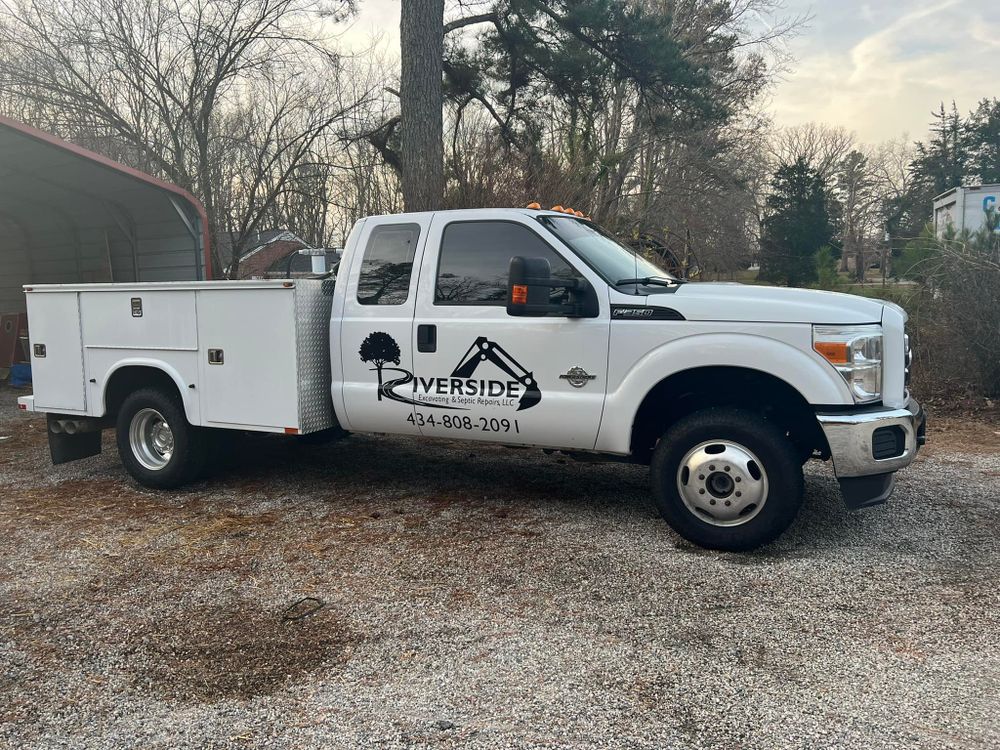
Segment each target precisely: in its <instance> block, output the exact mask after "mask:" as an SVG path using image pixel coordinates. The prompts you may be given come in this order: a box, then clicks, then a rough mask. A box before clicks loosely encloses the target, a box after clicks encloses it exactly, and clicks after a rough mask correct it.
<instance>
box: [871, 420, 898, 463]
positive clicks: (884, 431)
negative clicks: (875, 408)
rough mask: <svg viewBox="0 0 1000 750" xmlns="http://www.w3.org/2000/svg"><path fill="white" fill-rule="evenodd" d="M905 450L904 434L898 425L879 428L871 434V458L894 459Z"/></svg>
mask: <svg viewBox="0 0 1000 750" xmlns="http://www.w3.org/2000/svg"><path fill="white" fill-rule="evenodd" d="M905 450H906V433H905V432H903V428H902V427H900V426H898V425H893V426H892V427H879V428H878V429H877V430H875V432H873V433H872V458H874V459H876V460H879V459H883V458H896V457H897V456H902V455H903V451H905Z"/></svg>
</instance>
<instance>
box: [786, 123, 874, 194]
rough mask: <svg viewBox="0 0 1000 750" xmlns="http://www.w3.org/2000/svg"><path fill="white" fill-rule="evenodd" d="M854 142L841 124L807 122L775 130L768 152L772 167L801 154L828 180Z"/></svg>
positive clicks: (790, 160) (791, 160)
mask: <svg viewBox="0 0 1000 750" xmlns="http://www.w3.org/2000/svg"><path fill="white" fill-rule="evenodd" d="M855 146H856V141H855V138H854V134H853V133H851V132H849V131H847V130H845V129H844V128H841V127H832V126H830V125H823V124H821V123H816V122H809V123H806V124H804V125H795V126H793V127H788V128H781V129H779V130H777V131H775V133H774V136H773V139H772V141H771V145H770V152H771V158H772V162H773V168H774V169H777V168H778V167H780V166H783V165H785V164H794V163H795V160H796V159H798V158H799V157H800V156H801V157H803V158H804V159H805V160H806V162H807V163H808V164H809V166H810V167H812V168H813V169H815V170H816V171H817V172H819V175H820V177H822V178H823V179H824V180H826V181H828V182H829V181H831V180H832V179H833V178H834V175H835V174H836V172H837V170H838V169H839V168H840V165H841V162H843V160H844V157H846V156H847V155H848V154H849V153H850V152H851V150H852V149H853V148H855Z"/></svg>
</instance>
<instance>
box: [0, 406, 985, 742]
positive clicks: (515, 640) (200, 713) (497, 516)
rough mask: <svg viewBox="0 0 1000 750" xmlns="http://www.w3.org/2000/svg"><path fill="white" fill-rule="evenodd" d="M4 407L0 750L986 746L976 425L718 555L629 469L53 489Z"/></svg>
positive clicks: (486, 450)
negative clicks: (688, 533) (758, 539)
mask: <svg viewBox="0 0 1000 750" xmlns="http://www.w3.org/2000/svg"><path fill="white" fill-rule="evenodd" d="M14 395H15V394H14V393H13V392H12V391H9V390H0V437H4V438H7V439H4V440H0V746H3V747H45V748H48V747H87V748H101V747H128V748H132V747H143V748H152V747H162V748H187V747H191V748H210V747H211V748H214V747H220V748H221V747H233V748H249V747H255V748H256V747H260V748H263V747H268V748H271V747H273V748H300V747H302V748H340V747H345V748H346V747H380V748H381V747H410V746H418V747H441V748H452V747H490V748H494V747H495V748H507V747H545V748H589V747H601V748H608V747H616V748H617V747H622V748H664V747H671V748H688V747H720V748H776V747H780V748H866V749H867V748H913V747H928V748H930V747H933V748H937V747H953V748H995V747H997V746H1000V721H998V716H1000V654H998V641H1000V585H998V576H1000V573H998V571H1000V542H998V539H997V531H998V528H1000V489H998V478H1000V448H998V447H997V445H996V444H997V439H996V438H995V437H994V436H990V435H988V433H989V431H990V429H991V428H990V427H989V426H988V425H979V426H978V427H976V428H975V429H974V430H973V434H975V430H980V431H985V432H984V434H986V435H987V436H988V437H989V440H990V441H991V445H977V441H976V440H975V439H972V440H971V441H970V440H966V441H964V442H959V443H955V442H949V441H948V439H947V436H944V435H941V436H939V437H940V438H941V439H940V441H939V443H938V444H937V445H933V444H932V446H930V447H929V450H927V451H926V452H925V453H924V454H923V455H922V456H921V458H920V460H919V461H918V463H917V464H916V465H915V466H914V467H912V468H911V470H909V471H908V472H904V473H903V474H902V475H901V478H900V482H899V487H898V490H897V494H896V496H895V498H894V499H893V500H892V501H891V502H890V504H889V505H887V506H882V507H880V508H874V509H870V510H868V511H864V512H860V513H850V512H848V511H847V510H845V509H844V507H843V505H842V503H841V501H840V499H839V496H838V494H837V487H836V483H835V481H834V479H833V476H832V474H831V473H830V472H829V469H828V468H827V467H825V466H823V465H816V466H815V467H811V466H810V467H809V469H808V473H807V497H806V502H805V507H804V509H803V512H802V514H801V515H800V517H799V520H798V521H797V522H796V524H795V525H794V526H793V527H792V529H791V530H790V531H789V532H788V533H787V534H786V535H785V536H784V537H783V538H782V539H781V540H779V542H777V543H776V544H774V545H772V546H771V547H769V548H768V549H766V550H764V551H761V552H758V553H755V554H720V553H708V552H705V551H702V550H700V549H698V548H695V547H692V546H691V545H689V544H687V543H686V542H684V541H683V540H681V539H680V538H679V537H677V536H676V535H675V534H673V533H672V532H671V531H670V530H669V528H667V527H666V525H665V524H663V523H662V522H660V521H659V520H658V519H657V517H656V513H655V510H654V508H653V505H652V502H651V500H650V497H649V494H648V491H647V474H646V471H645V470H644V469H642V468H637V467H631V466H624V465H615V464H601V465H591V464H577V463H574V462H572V461H570V460H566V459H563V458H559V457H556V456H545V455H543V454H541V453H538V452H534V451H523V450H511V449H503V448H498V447H482V448H478V449H470V447H469V446H468V445H465V444H451V443H418V442H414V441H412V440H409V439H399V438H374V437H366V436H356V437H351V438H348V439H347V440H344V441H342V442H340V443H336V444H331V445H327V446H322V447H303V446H299V445H296V444H295V443H294V442H292V440H291V439H277V438H275V439H253V440H249V441H245V442H243V443H240V444H239V445H238V446H237V447H236V449H235V450H234V451H233V452H232V455H230V456H229V457H228V458H227V459H226V460H225V461H224V464H223V466H222V468H221V469H220V470H219V472H218V474H217V476H215V477H214V478H213V479H212V480H211V481H207V482H203V483H201V484H198V485H195V486H192V487H191V488H190V489H189V490H188V491H185V492H178V493H170V494H158V493H153V492H148V491H145V490H142V489H139V488H138V487H137V486H136V485H135V484H134V483H133V482H132V481H131V480H130V479H129V478H128V477H127V476H126V475H125V474H124V472H123V470H122V469H121V468H120V466H119V464H118V460H117V457H116V455H115V453H114V451H113V448H112V445H111V443H110V442H107V441H106V443H105V452H104V454H103V455H102V456H100V457H98V458H94V459H89V460H86V461H83V462H78V463H75V464H69V465H66V466H63V467H57V468H53V467H52V466H51V465H50V464H49V462H48V456H47V449H46V447H45V434H44V423H43V420H41V419H39V418H38V416H37V415H23V414H18V413H17V412H16V411H15V410H14V409H13V406H12V403H13V398H14ZM997 429H1000V428H997ZM109 437H110V436H109ZM931 437H932V440H933V439H934V437H935V435H934V434H933V433H932V436H931ZM970 451H971V452H970ZM303 597H315V598H316V599H318V600H320V602H321V603H322V607H321V608H320V609H318V610H317V611H315V612H313V613H312V614H308V612H309V611H310V610H309V607H310V606H312V607H315V606H317V605H316V603H315V602H312V601H307V602H303V603H301V604H299V605H298V606H296V607H294V608H293V609H291V610H286V608H288V607H289V606H290V605H293V604H294V603H295V602H296V601H298V600H300V599H302V598H303ZM301 615H305V616H301ZM296 617H297V618H298V619H291V618H296Z"/></svg>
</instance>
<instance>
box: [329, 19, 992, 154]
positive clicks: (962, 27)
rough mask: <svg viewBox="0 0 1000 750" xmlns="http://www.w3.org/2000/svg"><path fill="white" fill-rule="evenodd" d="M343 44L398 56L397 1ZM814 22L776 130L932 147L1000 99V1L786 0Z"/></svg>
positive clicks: (783, 94)
mask: <svg viewBox="0 0 1000 750" xmlns="http://www.w3.org/2000/svg"><path fill="white" fill-rule="evenodd" d="M358 5H359V9H360V12H359V14H358V16H357V17H356V18H355V19H354V21H353V22H352V24H351V25H350V27H349V28H348V29H347V30H346V31H345V32H344V34H343V37H342V42H343V43H344V44H346V45H347V46H348V47H350V48H353V49H355V50H361V49H363V48H366V47H367V46H369V45H370V44H371V40H372V38H373V37H377V38H379V39H380V42H381V44H383V45H385V46H386V48H387V49H388V50H389V51H391V52H392V53H393V54H398V45H399V2H398V0H360V1H359V3H358ZM784 5H785V9H784V11H783V12H782V13H783V15H786V16H806V15H808V16H810V17H811V18H810V19H809V20H808V22H807V24H806V25H805V26H804V27H802V28H801V29H800V30H799V34H798V36H797V37H796V38H795V39H792V40H791V41H790V42H789V44H788V47H789V51H790V52H791V54H792V56H793V60H792V61H791V63H790V66H789V71H788V72H787V73H785V74H784V75H783V77H782V80H780V81H779V82H778V83H777V84H776V86H775V87H774V90H773V91H772V92H771V93H770V95H769V99H768V102H767V107H766V109H767V110H768V111H769V112H770V114H771V116H772V117H773V119H774V122H775V123H776V124H777V125H797V124H801V123H805V122H822V123H825V124H829V125H837V126H841V127H844V128H846V129H847V130H849V131H852V132H854V133H855V134H856V135H857V137H858V139H859V140H861V141H864V142H870V143H875V142H879V141H883V140H887V139H892V138H900V137H903V136H906V137H907V138H908V139H909V140H915V139H923V138H924V137H925V135H926V133H927V126H928V124H929V123H930V120H931V117H930V113H931V111H932V110H936V109H937V107H938V106H939V104H940V103H941V102H942V101H943V102H945V104H946V105H950V103H951V101H952V100H954V101H955V103H956V104H957V105H958V108H959V111H960V112H962V113H963V114H965V113H967V112H968V111H969V110H970V109H973V108H974V107H975V106H976V104H977V103H978V102H979V100H980V99H982V98H984V97H1000V2H997V1H996V0H868V1H867V2H863V1H862V0H828V1H827V2H825V3H819V2H815V1H814V0H784Z"/></svg>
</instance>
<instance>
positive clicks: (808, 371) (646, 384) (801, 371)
mask: <svg viewBox="0 0 1000 750" xmlns="http://www.w3.org/2000/svg"><path fill="white" fill-rule="evenodd" d="M701 367H740V368H743V369H747V370H757V371H759V372H762V373H765V374H767V375H770V376H772V377H775V378H777V379H779V380H781V381H783V382H785V383H786V384H787V385H788V386H789V387H791V388H793V389H795V391H796V392H798V393H799V394H800V395H801V396H802V397H803V398H804V399H805V401H806V403H808V404H812V405H826V406H829V405H834V404H844V405H853V404H854V399H853V398H852V397H851V393H850V391H849V390H848V388H847V383H845V382H844V380H843V378H841V377H840V375H839V374H838V373H837V371H836V370H834V369H833V368H832V367H831V366H830V365H829V364H827V363H826V362H825V361H824V360H823V359H822V358H821V357H820V356H819V355H818V354H816V355H811V354H810V353H807V352H805V351H803V350H802V349H801V348H799V347H796V346H793V345H792V344H789V343H786V342H785V341H781V340H778V339H774V338H770V337H767V336H761V335H760V334H745V333H704V334H692V335H690V336H684V337H681V338H677V339H673V340H671V341H668V342H667V343H665V344H662V345H661V346H658V347H656V348H655V349H652V350H651V351H649V352H648V353H646V355H645V356H643V357H642V358H641V359H639V360H638V361H637V362H636V363H635V364H634V365H633V366H632V367H631V368H630V369H629V371H628V372H627V373H626V374H625V376H624V377H623V378H622V379H621V382H620V383H619V384H618V386H617V388H615V389H614V390H613V391H610V390H609V391H608V394H607V398H606V399H605V405H604V418H603V420H602V423H601V429H600V433H599V434H598V437H597V445H596V449H597V450H598V451H604V452H608V453H616V454H620V455H627V454H628V453H629V452H630V450H631V435H632V425H633V423H634V422H635V420H636V418H637V416H638V412H639V408H640V406H641V405H642V403H643V401H644V400H645V399H646V396H647V395H648V394H649V392H650V391H651V390H653V388H655V387H656V386H657V385H658V384H660V383H661V382H663V381H664V380H666V379H667V378H669V377H670V376H672V375H676V374H678V373H680V372H684V371H686V370H694V369H698V368H701Z"/></svg>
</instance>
